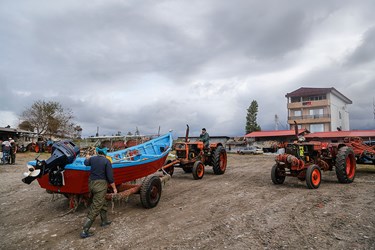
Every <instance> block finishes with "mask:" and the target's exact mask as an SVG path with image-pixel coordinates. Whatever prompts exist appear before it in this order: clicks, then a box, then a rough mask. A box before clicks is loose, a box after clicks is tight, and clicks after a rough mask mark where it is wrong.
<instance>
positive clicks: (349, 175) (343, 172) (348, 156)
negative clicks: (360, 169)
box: [336, 147, 356, 183]
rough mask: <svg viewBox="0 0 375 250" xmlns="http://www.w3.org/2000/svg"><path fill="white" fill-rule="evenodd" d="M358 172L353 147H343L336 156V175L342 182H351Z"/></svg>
mask: <svg viewBox="0 0 375 250" xmlns="http://www.w3.org/2000/svg"><path fill="white" fill-rule="evenodd" d="M355 172H356V160H355V155H354V151H353V149H351V148H350V147H341V148H340V149H339V152H338V153H337V157H336V176H337V179H338V180H339V182H341V183H351V182H353V180H354V177H355Z"/></svg>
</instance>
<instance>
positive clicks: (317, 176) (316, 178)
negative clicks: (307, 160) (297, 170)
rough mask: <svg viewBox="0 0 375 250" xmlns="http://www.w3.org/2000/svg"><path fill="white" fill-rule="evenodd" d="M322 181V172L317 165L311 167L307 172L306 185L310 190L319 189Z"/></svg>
mask: <svg viewBox="0 0 375 250" xmlns="http://www.w3.org/2000/svg"><path fill="white" fill-rule="evenodd" d="M321 180H322V172H321V171H320V167H318V166H317V165H311V166H309V167H308V168H307V171H306V185H307V187H308V188H310V189H315V188H318V187H319V185H320V182H321Z"/></svg>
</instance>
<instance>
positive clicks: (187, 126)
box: [185, 124, 189, 142]
mask: <svg viewBox="0 0 375 250" xmlns="http://www.w3.org/2000/svg"><path fill="white" fill-rule="evenodd" d="M188 140H189V125H188V124H186V134H185V142H188Z"/></svg>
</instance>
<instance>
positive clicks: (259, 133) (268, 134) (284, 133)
mask: <svg viewBox="0 0 375 250" xmlns="http://www.w3.org/2000/svg"><path fill="white" fill-rule="evenodd" d="M304 132H307V130H306V129H299V130H298V134H302V133H304ZM293 135H295V131H294V129H293V130H271V131H255V132H251V133H250V134H247V135H245V137H254V138H255V137H278V136H293Z"/></svg>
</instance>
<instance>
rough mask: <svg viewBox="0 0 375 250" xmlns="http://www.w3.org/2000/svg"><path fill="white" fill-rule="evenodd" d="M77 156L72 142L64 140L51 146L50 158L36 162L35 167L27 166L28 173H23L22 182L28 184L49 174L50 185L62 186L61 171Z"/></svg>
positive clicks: (77, 150) (77, 153)
mask: <svg viewBox="0 0 375 250" xmlns="http://www.w3.org/2000/svg"><path fill="white" fill-rule="evenodd" d="M77 155H79V147H77V146H76V145H75V144H74V143H73V142H71V141H68V140H64V141H59V142H56V143H54V144H53V145H52V152H51V157H50V158H48V159H47V160H42V161H40V160H38V159H35V160H36V164H35V166H31V165H28V166H27V167H28V172H26V173H24V176H25V178H23V179H22V181H23V182H24V183H26V184H30V183H31V182H32V181H34V180H35V179H36V178H40V177H42V176H43V175H45V174H48V173H49V175H50V176H49V181H50V183H51V184H52V185H56V186H62V185H64V183H63V181H64V179H63V178H62V171H64V167H65V166H66V165H67V164H70V163H73V161H74V160H75V159H76V157H77Z"/></svg>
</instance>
